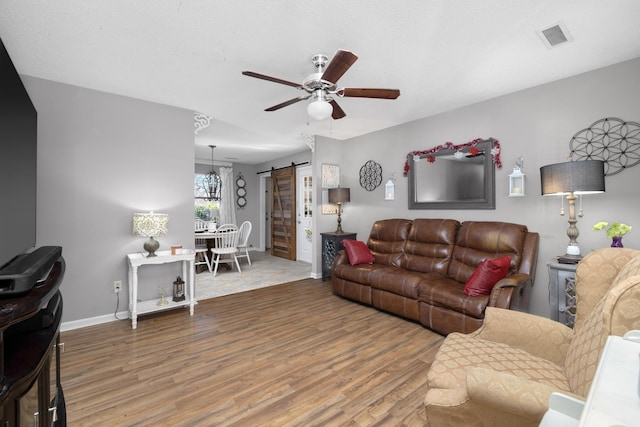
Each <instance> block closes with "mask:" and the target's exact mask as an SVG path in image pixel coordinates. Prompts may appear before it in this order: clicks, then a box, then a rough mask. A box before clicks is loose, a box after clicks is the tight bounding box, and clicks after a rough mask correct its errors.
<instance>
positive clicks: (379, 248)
mask: <svg viewBox="0 0 640 427" xmlns="http://www.w3.org/2000/svg"><path fill="white" fill-rule="evenodd" d="M410 228H411V220H409V219H383V220H380V221H376V222H375V223H374V224H373V226H372V227H371V233H370V234H369V239H368V240H367V246H368V247H369V249H371V253H372V254H373V256H374V257H375V263H376V264H384V265H390V266H394V267H400V263H401V259H402V254H403V253H404V246H405V241H406V240H407V236H408V235H409V229H410Z"/></svg>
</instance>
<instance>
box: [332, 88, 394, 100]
mask: <svg viewBox="0 0 640 427" xmlns="http://www.w3.org/2000/svg"><path fill="white" fill-rule="evenodd" d="M338 94H339V96H348V97H358V98H383V99H396V98H397V97H399V96H400V90H399V89H367V88H354V87H346V88H344V89H341V90H340V91H339V93H338Z"/></svg>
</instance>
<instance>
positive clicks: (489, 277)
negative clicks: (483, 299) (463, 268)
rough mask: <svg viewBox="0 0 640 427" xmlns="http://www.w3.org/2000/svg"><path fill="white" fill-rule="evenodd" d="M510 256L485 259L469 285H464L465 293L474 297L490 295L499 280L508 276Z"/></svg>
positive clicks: (472, 276)
mask: <svg viewBox="0 0 640 427" xmlns="http://www.w3.org/2000/svg"><path fill="white" fill-rule="evenodd" d="M510 264H511V257H510V256H503V257H500V258H496V259H485V260H484V261H482V262H481V263H480V264H478V267H476V270H475V271H474V272H473V274H472V275H471V277H469V280H467V283H465V285H464V292H465V293H466V294H467V295H469V296H472V297H477V296H480V295H489V294H490V293H491V290H492V289H493V286H494V285H495V284H496V283H498V280H500V279H502V278H504V277H506V276H507V273H508V272H509V265H510Z"/></svg>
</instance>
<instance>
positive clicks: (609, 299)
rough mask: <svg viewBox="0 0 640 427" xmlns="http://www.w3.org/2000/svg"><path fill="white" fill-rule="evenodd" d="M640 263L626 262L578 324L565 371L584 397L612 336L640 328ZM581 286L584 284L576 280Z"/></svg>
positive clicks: (570, 382) (636, 261) (568, 352)
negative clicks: (607, 342)
mask: <svg viewBox="0 0 640 427" xmlns="http://www.w3.org/2000/svg"><path fill="white" fill-rule="evenodd" d="M639 265H640V257H638V258H636V259H634V260H631V261H630V262H629V263H628V264H627V265H625V267H627V266H628V267H627V268H624V267H623V269H621V270H620V273H619V274H618V275H617V276H616V278H615V279H614V281H613V284H612V285H611V287H610V288H609V289H608V290H607V291H606V293H605V295H604V296H603V297H602V299H601V300H600V301H599V302H598V303H597V304H596V305H595V307H594V308H593V310H591V312H590V313H582V315H583V317H582V322H581V323H580V324H577V325H576V326H575V327H574V329H573V330H574V336H573V339H572V340H571V344H570V345H569V349H568V351H567V355H566V358H565V362H564V368H565V374H566V376H567V380H568V382H569V386H570V388H571V391H572V392H573V393H576V394H578V395H580V396H584V397H586V396H587V394H588V393H589V388H590V387H591V383H592V382H593V377H594V375H595V373H596V369H597V366H598V361H599V360H600V355H601V354H602V349H603V348H604V345H605V342H606V340H607V337H608V336H609V335H618V336H621V335H624V334H625V333H626V332H627V331H630V330H632V329H638V328H640V316H639V315H638V313H639V312H640V275H638V270H639V268H638V267H639ZM602 267H603V268H606V266H602ZM577 286H580V283H578V282H576V287H577ZM585 314H586V315H585Z"/></svg>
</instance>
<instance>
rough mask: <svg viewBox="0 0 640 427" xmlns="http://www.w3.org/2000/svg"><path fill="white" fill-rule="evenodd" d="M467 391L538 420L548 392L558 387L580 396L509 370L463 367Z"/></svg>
mask: <svg viewBox="0 0 640 427" xmlns="http://www.w3.org/2000/svg"><path fill="white" fill-rule="evenodd" d="M466 386H467V394H468V396H469V399H470V400H471V401H472V402H474V403H476V404H478V405H480V406H483V407H486V408H495V409H496V410H499V411H502V412H507V413H510V414H514V415H518V416H521V417H523V418H528V419H531V420H533V421H537V422H539V421H540V420H541V419H542V417H543V416H544V414H545V412H547V409H548V408H549V396H550V395H551V393H553V392H558V391H562V392H563V393H566V394H568V395H571V396H574V397H577V398H580V397H579V396H576V395H574V394H572V393H570V392H568V391H566V390H558V388H557V387H553V386H550V385H547V384H541V383H538V382H536V381H531V380H529V379H526V378H522V377H518V376H515V375H512V374H510V373H509V372H498V371H494V370H493V369H487V368H480V367H474V368H469V369H467V377H466Z"/></svg>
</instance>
